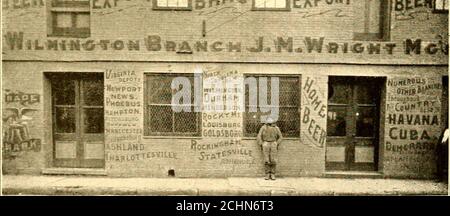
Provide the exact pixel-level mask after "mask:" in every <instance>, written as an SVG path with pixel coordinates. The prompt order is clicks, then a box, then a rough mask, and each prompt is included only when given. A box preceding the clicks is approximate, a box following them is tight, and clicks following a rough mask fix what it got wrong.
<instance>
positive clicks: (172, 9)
mask: <svg viewBox="0 0 450 216" xmlns="http://www.w3.org/2000/svg"><path fill="white" fill-rule="evenodd" d="M152 9H153V10H155V11H192V7H153V8H152Z"/></svg>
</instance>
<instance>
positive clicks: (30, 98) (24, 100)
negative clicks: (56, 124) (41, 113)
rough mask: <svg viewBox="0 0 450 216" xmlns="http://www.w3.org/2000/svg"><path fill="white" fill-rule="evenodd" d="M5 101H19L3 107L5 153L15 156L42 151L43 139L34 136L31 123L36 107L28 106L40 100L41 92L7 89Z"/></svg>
mask: <svg viewBox="0 0 450 216" xmlns="http://www.w3.org/2000/svg"><path fill="white" fill-rule="evenodd" d="M4 99H5V103H6V104H9V103H17V106H16V107H6V108H3V118H2V119H3V124H2V126H3V128H2V131H3V155H4V156H5V158H14V157H15V156H17V155H18V154H20V153H21V152H27V151H34V152H39V151H41V140H40V139H36V138H33V136H32V134H31V133H30V129H32V128H31V127H30V124H32V123H33V122H32V121H33V113H34V112H36V111H38V109H36V108H32V107H28V106H29V105H33V104H35V103H39V102H40V95H39V94H29V93H23V92H12V91H11V90H9V89H6V90H5V97H4Z"/></svg>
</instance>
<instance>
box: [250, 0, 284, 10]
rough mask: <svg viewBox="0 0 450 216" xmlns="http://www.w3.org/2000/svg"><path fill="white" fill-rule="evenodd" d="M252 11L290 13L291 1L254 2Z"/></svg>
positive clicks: (255, 0)
mask: <svg viewBox="0 0 450 216" xmlns="http://www.w3.org/2000/svg"><path fill="white" fill-rule="evenodd" d="M252 10H275V11H276V10H278V11H288V10H290V7H289V0H253V4H252Z"/></svg>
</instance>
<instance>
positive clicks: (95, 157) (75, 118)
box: [51, 73, 104, 168]
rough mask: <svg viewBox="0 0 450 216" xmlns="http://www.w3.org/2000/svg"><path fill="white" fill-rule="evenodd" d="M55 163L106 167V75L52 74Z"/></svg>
mask: <svg viewBox="0 0 450 216" xmlns="http://www.w3.org/2000/svg"><path fill="white" fill-rule="evenodd" d="M51 80H52V95H53V120H54V121H53V122H54V124H53V127H54V128H53V132H54V133H53V134H54V135H53V136H54V143H55V148H54V150H55V154H54V158H55V160H54V165H55V166H58V167H87V168H88V167H92V168H94V167H104V111H103V74H98V73H88V74H86V73H64V74H56V75H53V76H51Z"/></svg>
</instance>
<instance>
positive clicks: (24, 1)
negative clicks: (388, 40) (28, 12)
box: [2, 0, 45, 10]
mask: <svg viewBox="0 0 450 216" xmlns="http://www.w3.org/2000/svg"><path fill="white" fill-rule="evenodd" d="M44 6H45V4H44V0H2V9H5V10H9V9H12V10H14V9H27V8H41V7H44Z"/></svg>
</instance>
